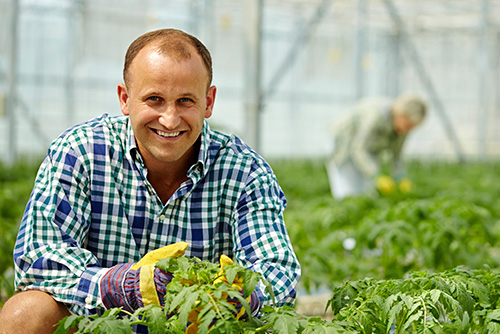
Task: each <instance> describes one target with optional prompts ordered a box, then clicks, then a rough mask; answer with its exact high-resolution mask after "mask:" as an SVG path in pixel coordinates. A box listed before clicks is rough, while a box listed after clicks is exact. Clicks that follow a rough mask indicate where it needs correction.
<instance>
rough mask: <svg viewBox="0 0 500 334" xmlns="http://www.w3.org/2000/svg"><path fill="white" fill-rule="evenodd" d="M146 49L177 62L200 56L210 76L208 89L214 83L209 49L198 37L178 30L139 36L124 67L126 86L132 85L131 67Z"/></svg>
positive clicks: (133, 43) (164, 30) (156, 31)
mask: <svg viewBox="0 0 500 334" xmlns="http://www.w3.org/2000/svg"><path fill="white" fill-rule="evenodd" d="M146 48H152V49H153V50H155V49H156V51H157V52H158V53H159V54H162V55H165V56H168V57H171V58H173V59H175V60H177V61H182V60H187V59H190V58H191V57H192V56H193V54H197V55H198V56H200V58H201V61H202V63H203V64H204V67H205V69H206V70H207V76H208V85H207V89H208V87H210V85H211V83H212V58H211V56H210V52H209V51H208V49H207V48H206V47H205V45H203V43H201V42H200V41H199V40H198V39H197V38H196V37H194V36H192V35H189V34H187V33H185V32H183V31H181V30H177V29H160V30H154V31H150V32H148V33H145V34H143V35H141V36H139V37H138V38H137V39H135V40H134V41H133V42H132V43H131V44H130V46H129V48H128V50H127V53H126V55H125V62H124V66H123V80H124V82H125V85H128V84H129V83H130V66H131V64H132V63H133V60H134V59H135V58H136V57H137V55H138V54H139V53H140V52H141V51H142V50H144V49H146Z"/></svg>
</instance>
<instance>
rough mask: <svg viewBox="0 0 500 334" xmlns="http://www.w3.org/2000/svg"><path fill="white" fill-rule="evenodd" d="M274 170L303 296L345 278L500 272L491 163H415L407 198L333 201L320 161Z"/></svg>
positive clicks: (499, 167)
mask: <svg viewBox="0 0 500 334" xmlns="http://www.w3.org/2000/svg"><path fill="white" fill-rule="evenodd" d="M273 168H274V169H275V171H276V174H277V176H278V179H279V181H280V184H281V185H282V187H283V189H284V192H285V194H286V195H287V199H288V202H289V203H288V207H287V209H286V211H285V221H286V223H287V227H288V231H289V233H290V238H291V239H292V242H293V245H294V249H295V251H296V253H297V256H298V258H299V261H300V262H301V263H302V265H303V266H304V267H305V270H303V276H302V278H301V287H302V288H303V289H305V290H306V291H308V292H314V291H315V290H318V289H324V288H328V289H330V290H331V289H333V288H334V287H336V286H337V285H338V284H341V283H342V282H343V281H345V280H346V279H350V280H358V279H363V278H365V277H373V278H376V279H391V278H403V277H405V275H407V274H408V273H410V272H412V271H432V272H440V271H444V270H448V269H452V268H455V267H457V266H461V265H464V266H466V267H467V268H471V269H480V268H483V266H484V265H489V266H490V267H492V268H497V267H498V266H499V262H500V256H499V255H500V219H499V207H498V205H497V202H498V198H499V196H500V183H499V182H495V181H496V179H497V178H498V177H500V164H499V163H497V162H481V163H467V164H458V163H446V162H419V161H413V162H412V163H410V164H409V166H408V176H409V177H410V178H411V179H412V181H413V182H414V184H415V186H414V188H413V191H412V192H410V193H408V194H402V193H397V192H395V193H394V194H392V195H390V196H357V197H351V198H346V199H344V200H341V201H337V200H335V199H333V198H332V197H331V195H330V190H329V186H328V180H327V175H326V170H325V168H324V165H323V163H322V162H321V161H310V160H304V161H296V162H294V164H289V163H288V162H275V163H273ZM325 231H327V232H328V233H325Z"/></svg>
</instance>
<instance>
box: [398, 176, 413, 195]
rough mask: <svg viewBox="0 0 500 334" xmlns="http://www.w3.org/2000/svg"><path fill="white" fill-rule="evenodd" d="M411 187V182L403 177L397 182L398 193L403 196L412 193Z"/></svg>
mask: <svg viewBox="0 0 500 334" xmlns="http://www.w3.org/2000/svg"><path fill="white" fill-rule="evenodd" d="M413 187H414V186H413V182H411V180H410V179H409V178H406V177H404V178H402V179H401V180H399V182H398V188H399V191H400V192H402V193H403V194H407V193H409V192H410V191H412V189H413Z"/></svg>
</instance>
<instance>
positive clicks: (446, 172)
mask: <svg viewBox="0 0 500 334" xmlns="http://www.w3.org/2000/svg"><path fill="white" fill-rule="evenodd" d="M272 166H273V169H274V170H275V172H276V174H277V176H278V179H279V182H280V184H281V186H282V188H283V190H284V192H285V194H286V196H287V200H288V207H287V210H286V211H285V221H286V223H287V227H288V231H289V234H290V238H291V240H292V243H293V245H294V249H295V251H296V254H297V256H298V258H299V261H300V263H301V265H302V278H301V282H300V287H299V288H300V291H301V293H314V292H315V291H316V290H319V289H321V290H324V289H328V291H331V294H332V299H331V300H330V302H329V303H328V305H325V309H326V308H328V309H329V310H330V311H331V312H332V313H331V314H332V317H333V319H331V320H328V321H327V320H324V319H321V318H318V317H309V316H307V315H303V314H297V313H296V311H295V310H294V309H291V308H286V307H285V308H281V307H266V308H265V309H263V310H262V317H260V318H258V319H257V318H251V317H250V318H247V319H246V320H244V321H242V320H236V319H233V320H229V322H226V321H222V322H220V319H230V318H231V317H230V316H229V314H230V313H231V314H233V313H232V310H231V308H230V307H228V308H226V309H225V310H226V311H227V312H228V313H227V314H223V313H217V312H216V311H215V309H219V308H222V309H224V305H225V304H224V303H225V302H224V300H220V299H219V301H220V302H219V304H221V305H222V306H220V305H218V304H217V303H216V304H212V305H208V304H205V306H206V308H205V311H204V312H200V313H198V314H204V315H208V314H210V316H209V317H208V318H203V319H202V318H199V319H198V318H197V320H196V321H198V322H200V321H201V322H202V323H204V324H205V325H204V327H202V328H198V332H200V333H205V332H210V333H222V332H226V333H227V332H235V333H236V332H241V333H295V332H297V333H372V332H373V333H497V332H500V327H499V324H500V310H499V307H498V296H499V288H498V286H499V285H498V283H499V282H498V272H497V268H498V267H499V263H498V262H499V261H500V260H499V259H500V257H499V256H498V255H500V254H499V253H500V242H499V240H500V238H499V237H500V219H499V214H500V212H499V210H500V209H499V207H498V205H497V202H498V200H497V199H498V197H499V195H500V184H499V183H498V182H495V181H496V179H497V178H498V176H500V164H499V163H497V162H478V163H472V162H469V163H466V164H457V163H446V162H428V161H427V162H420V161H413V162H411V163H410V164H409V166H408V167H409V168H408V176H409V177H410V178H411V179H412V181H413V182H414V184H415V187H414V188H413V190H412V192H410V193H408V194H402V193H397V192H396V193H394V194H392V195H389V196H357V197H351V198H346V199H344V200H341V201H337V200H335V199H333V198H332V197H331V195H330V190H329V186H328V181H327V176H326V170H325V168H324V163H323V161H320V160H314V161H313V160H304V161H274V162H272ZM18 169H19V170H22V168H18ZM25 170H26V174H24V176H20V177H19V178H16V177H14V176H15V174H16V172H17V169H16V168H14V169H13V170H12V171H8V172H7V174H8V175H9V178H5V177H4V176H1V175H0V182H5V183H3V184H5V187H2V188H1V189H2V190H1V191H6V189H8V188H10V185H15V184H17V183H22V182H25V183H23V184H24V185H23V186H21V185H20V184H17V185H16V186H14V187H13V188H14V189H18V190H10V192H11V194H6V195H5V197H9V199H8V200H5V201H6V202H5V203H6V209H7V208H9V210H13V212H11V213H10V214H11V216H12V217H14V216H16V218H13V219H12V220H11V223H9V224H4V223H3V222H2V230H3V231H7V230H9V231H11V234H12V236H7V234H8V233H7V232H6V233H5V235H6V237H5V250H3V248H2V250H1V252H2V253H0V261H1V262H0V263H1V264H2V265H3V264H4V263H5V266H4V267H0V275H2V273H4V275H3V276H2V281H3V282H6V283H5V286H7V287H12V280H11V279H12V277H5V273H9V272H10V273H12V247H13V243H14V239H15V234H16V233H17V225H18V222H19V220H20V216H21V214H22V210H23V209H24V205H25V202H26V199H27V196H28V195H29V191H30V189H31V186H32V180H33V178H34V173H35V170H36V166H35V167H29V168H28V167H25ZM0 172H1V170H0ZM20 174H22V173H20ZM26 175H29V177H28V176H26ZM4 179H5V180H4ZM16 182H17V183H16ZM12 192H13V193H15V194H17V195H13V194H12ZM16 196H17V197H16ZM2 201H3V195H2V193H1V192H0V202H2ZM8 201H10V202H8ZM13 202H15V203H13ZM16 207H17V209H15V208H16ZM1 208H2V204H1V203H0V210H3V209H1ZM0 214H2V215H3V214H4V213H3V211H0ZM2 217H3V216H2ZM2 219H4V218H2ZM4 220H5V219H4ZM6 221H7V220H6ZM4 226H8V227H7V228H5V229H4ZM325 232H326V233H325ZM3 236H4V233H2V234H1V238H2V240H3ZM2 242H3V241H2ZM9 242H10V245H9V244H8V243H9ZM7 255H8V256H7ZM4 259H6V260H5V262H3V261H4ZM190 261H192V259H191V260H189V261H188V262H190ZM198 266H199V264H198ZM187 267H188V266H187V264H186V266H184V267H183V268H184V269H186V268H187ZM4 269H5V270H4ZM211 270H215V269H213V268H212V269H211ZM238 270H240V271H239V273H240V275H244V272H243V271H241V268H240V269H238ZM185 274H187V273H186V272H183V273H182V272H179V277H181V276H182V275H185ZM207 277H209V275H208V276H207ZM232 277H234V276H232ZM249 277H250V276H249ZM252 282H253V283H248V286H249V287H251V286H252V284H255V278H254V279H253V281H252ZM206 284H208V286H210V284H211V283H206ZM212 286H213V284H212ZM174 287H175V285H172V289H174ZM191 289H193V288H191ZM203 289H206V287H205V288H203ZM203 289H202V290H203ZM7 290H8V289H7ZM7 290H6V289H5V288H4V289H3V290H2V291H3V293H4V296H5V295H6V291H7ZM181 290H182V289H180V290H179V289H178V290H176V291H173V290H172V293H173V294H172V298H177V299H176V300H177V303H173V304H172V303H170V306H169V307H167V308H155V307H149V308H146V309H141V310H138V311H137V312H136V313H135V314H128V315H126V316H125V317H123V313H121V312H120V310H111V311H109V312H107V313H106V314H104V315H103V316H101V317H95V319H92V318H83V317H79V318H78V317H76V316H73V317H72V318H69V319H65V322H64V323H63V325H62V326H60V328H61V329H60V331H64V330H65V328H67V327H68V326H70V325H75V324H80V325H81V329H80V332H82V333H84V332H96V331H99V329H98V328H100V327H99V326H104V327H102V328H108V327H106V326H108V325H109V326H111V327H109V328H110V332H116V333H122V332H123V333H128V332H129V331H130V330H131V325H132V324H134V323H135V324H139V323H142V324H143V325H146V326H151V327H149V329H150V331H151V332H153V333H155V331H156V330H157V331H156V333H165V332H172V333H175V332H176V331H178V332H183V331H184V330H185V328H186V325H187V322H186V321H187V320H186V319H187V317H186V315H189V314H190V312H191V310H192V309H193V307H194V308H198V309H199V306H200V305H199V303H200V301H199V300H198V299H196V300H198V301H195V299H194V297H193V299H189V300H191V302H192V303H191V304H189V305H190V306H189V305H188V306H182V305H185V304H182V303H183V302H180V300H182V301H186V300H187V299H186V298H185V297H186V296H185V295H183V297H182V298H180V297H178V296H179V292H180V291H181ZM189 291H191V290H189ZM203 291H205V290H203ZM8 293H10V292H8ZM8 293H7V294H8ZM212 294H213V292H212ZM176 296H177V297H176ZM199 296H200V295H198V297H199ZM172 305H174V306H172ZM181 309H182V310H181ZM214 312H215V313H214ZM166 315H168V317H167V316H166ZM152 319H156V320H154V321H153V320H152ZM185 320H186V321H185ZM150 321H151V323H150ZM156 321H159V323H156ZM191 322H192V321H191ZM201 322H200V323H201ZM100 324H102V325H100ZM112 324H117V325H116V326H115V325H112ZM119 324H121V325H119ZM124 324H125V325H124ZM158 324H159V325H158ZM66 325H67V326H66ZM228 326H229V327H228ZM231 326H233V327H231ZM111 328H112V330H111ZM119 328H120V329H119ZM230 328H231V330H230V331H229V329H230ZM101 332H107V331H104V330H102V329H101Z"/></svg>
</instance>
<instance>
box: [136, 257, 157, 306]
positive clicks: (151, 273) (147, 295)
mask: <svg viewBox="0 0 500 334" xmlns="http://www.w3.org/2000/svg"><path fill="white" fill-rule="evenodd" d="M139 282H140V285H139V290H140V291H141V294H142V303H143V304H144V306H147V305H150V304H154V305H158V306H160V299H159V298H158V292H156V284H155V264H154V263H149V264H145V265H143V266H142V267H141V274H140V278H139Z"/></svg>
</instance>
